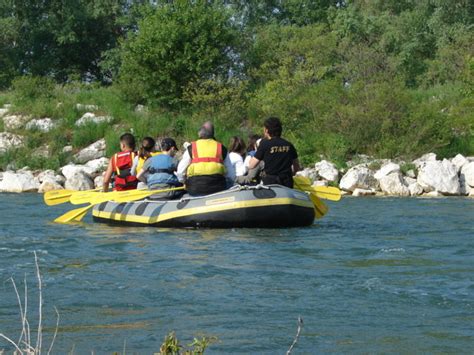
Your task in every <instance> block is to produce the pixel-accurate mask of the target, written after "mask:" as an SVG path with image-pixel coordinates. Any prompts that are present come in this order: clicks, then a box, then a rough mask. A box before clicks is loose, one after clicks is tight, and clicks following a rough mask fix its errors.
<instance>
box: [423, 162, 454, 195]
mask: <svg viewBox="0 0 474 355" xmlns="http://www.w3.org/2000/svg"><path fill="white" fill-rule="evenodd" d="M417 182H418V184H420V186H421V187H423V190H424V191H425V192H431V191H438V192H440V193H442V194H443V195H459V194H460V193H461V185H460V183H459V178H458V169H457V167H456V166H455V165H454V164H453V163H451V162H450V161H449V160H446V159H444V160H443V161H439V160H435V161H425V162H424V163H422V164H421V165H420V168H419V171H418V178H417Z"/></svg>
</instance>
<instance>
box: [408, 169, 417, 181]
mask: <svg viewBox="0 0 474 355" xmlns="http://www.w3.org/2000/svg"><path fill="white" fill-rule="evenodd" d="M406 176H408V177H410V178H412V179H416V173H415V170H413V169H410V170H408V171H407V172H406Z"/></svg>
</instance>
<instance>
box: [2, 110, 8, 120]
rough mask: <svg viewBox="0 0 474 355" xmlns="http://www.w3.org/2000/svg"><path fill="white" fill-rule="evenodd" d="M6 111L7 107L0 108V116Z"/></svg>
mask: <svg viewBox="0 0 474 355" xmlns="http://www.w3.org/2000/svg"><path fill="white" fill-rule="evenodd" d="M7 113H8V109H7V108H0V118H1V117H3V116H5V115H6V114H7Z"/></svg>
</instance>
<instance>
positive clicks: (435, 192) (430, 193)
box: [423, 191, 443, 197]
mask: <svg viewBox="0 0 474 355" xmlns="http://www.w3.org/2000/svg"><path fill="white" fill-rule="evenodd" d="M442 196H443V194H442V193H441V192H439V191H430V192H427V193H425V194H423V197H442Z"/></svg>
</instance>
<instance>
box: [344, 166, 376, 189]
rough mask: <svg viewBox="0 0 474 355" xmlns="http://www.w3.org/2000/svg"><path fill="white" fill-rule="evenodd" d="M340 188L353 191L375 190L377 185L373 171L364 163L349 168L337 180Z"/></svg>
mask: <svg viewBox="0 0 474 355" xmlns="http://www.w3.org/2000/svg"><path fill="white" fill-rule="evenodd" d="M339 187H340V188H341V189H342V190H346V191H351V192H353V191H354V190H355V189H357V188H359V189H364V190H374V191H375V190H376V189H378V187H379V183H378V181H377V180H376V179H375V178H374V173H373V172H372V171H371V170H370V169H369V168H367V167H366V166H365V165H364V164H362V165H356V166H354V167H353V168H350V169H349V170H348V171H347V173H346V174H345V175H344V176H343V177H342V179H341V181H340V182H339Z"/></svg>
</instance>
